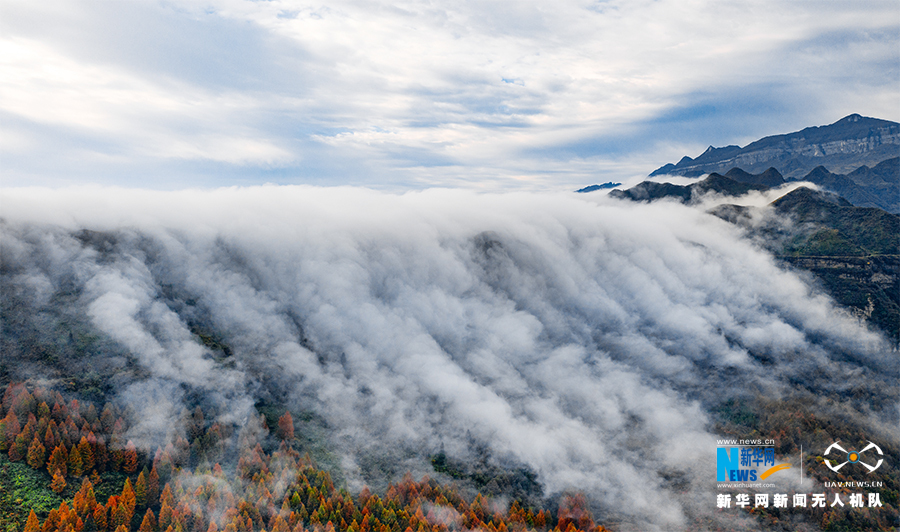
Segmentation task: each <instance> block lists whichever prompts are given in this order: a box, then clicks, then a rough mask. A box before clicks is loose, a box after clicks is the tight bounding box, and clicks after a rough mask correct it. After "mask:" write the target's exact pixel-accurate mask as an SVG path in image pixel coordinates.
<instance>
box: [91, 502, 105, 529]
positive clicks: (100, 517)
mask: <svg viewBox="0 0 900 532" xmlns="http://www.w3.org/2000/svg"><path fill="white" fill-rule="evenodd" d="M94 526H95V527H97V531H98V532H106V527H107V521H106V506H103V505H102V504H98V505H97V506H95V507H94Z"/></svg>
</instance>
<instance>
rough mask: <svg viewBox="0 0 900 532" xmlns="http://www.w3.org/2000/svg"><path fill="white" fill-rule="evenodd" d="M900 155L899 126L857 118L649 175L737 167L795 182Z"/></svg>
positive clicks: (713, 153) (711, 151) (711, 153)
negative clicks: (769, 170)
mask: <svg viewBox="0 0 900 532" xmlns="http://www.w3.org/2000/svg"><path fill="white" fill-rule="evenodd" d="M898 154H900V124H898V123H897V122H892V121H889V120H881V119H877V118H868V117H864V116H860V115H858V114H852V115H850V116H847V117H844V118H842V119H841V120H838V121H837V122H835V123H833V124H830V125H827V126H819V127H808V128H806V129H803V130H802V131H797V132H794V133H788V134H785V135H773V136H770V137H765V138H762V139H760V140H757V141H756V142H752V143H750V144H748V145H747V146H745V147H743V148H741V147H739V146H726V147H724V148H714V147H712V146H710V147H709V148H707V150H706V151H705V152H703V153H702V154H701V155H700V156H699V157H697V158H696V159H691V158H690V157H687V156H685V157H683V158H682V159H681V160H680V161H678V163H677V164H672V163H669V164H666V165H665V166H663V167H661V168H658V169H656V170H654V171H653V172H652V173H651V174H650V175H651V176H655V175H663V174H671V175H682V176H687V177H700V176H702V175H704V174H708V173H711V172H724V171H726V170H728V169H729V168H734V167H739V168H742V169H743V170H745V171H747V172H762V171H764V170H765V169H767V168H769V167H774V168H776V169H777V170H778V171H779V172H780V173H781V174H782V175H783V176H785V177H786V178H789V179H790V178H799V177H802V176H804V175H806V174H808V173H809V172H810V171H811V170H813V169H814V168H816V167H817V166H824V167H825V168H827V169H828V170H829V171H831V172H852V171H854V170H855V169H857V168H859V167H861V166H875V165H877V164H878V163H880V162H881V161H884V160H885V159H890V158H893V157H897V155H898Z"/></svg>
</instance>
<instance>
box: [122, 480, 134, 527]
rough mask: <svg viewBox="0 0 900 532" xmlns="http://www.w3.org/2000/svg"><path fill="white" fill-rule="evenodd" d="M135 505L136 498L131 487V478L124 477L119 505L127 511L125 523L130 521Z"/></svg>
mask: <svg viewBox="0 0 900 532" xmlns="http://www.w3.org/2000/svg"><path fill="white" fill-rule="evenodd" d="M136 505H137V499H136V498H135V495H134V488H132V487H131V479H128V478H126V479H125V485H124V486H123V487H122V496H121V497H120V498H119V506H124V507H125V508H126V510H127V511H128V519H127V520H126V521H125V523H130V522H131V517H132V516H133V515H134V509H135V506H136Z"/></svg>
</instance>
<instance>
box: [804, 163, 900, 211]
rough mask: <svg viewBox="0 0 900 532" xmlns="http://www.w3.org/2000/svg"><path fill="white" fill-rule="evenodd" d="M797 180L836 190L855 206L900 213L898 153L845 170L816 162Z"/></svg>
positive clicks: (835, 191)
mask: <svg viewBox="0 0 900 532" xmlns="http://www.w3.org/2000/svg"><path fill="white" fill-rule="evenodd" d="M800 180H801V181H809V182H810V183H815V184H816V185H819V186H820V187H822V188H825V189H827V190H830V191H832V192H834V193H836V194H839V195H841V196H843V197H844V198H845V199H847V201H849V202H850V203H852V204H853V205H856V206H857V207H878V208H879V209H884V210H886V211H888V212H891V213H894V214H900V157H894V158H893V159H887V160H885V161H882V162H880V163H878V164H877V165H875V167H873V168H869V167H868V166H860V167H859V168H857V169H856V170H854V171H852V172H850V173H849V174H835V173H832V172H829V171H828V170H827V169H826V168H825V167H824V166H818V167H816V168H814V169H813V170H812V172H810V173H809V174H807V175H805V176H803V178H802V179H800Z"/></svg>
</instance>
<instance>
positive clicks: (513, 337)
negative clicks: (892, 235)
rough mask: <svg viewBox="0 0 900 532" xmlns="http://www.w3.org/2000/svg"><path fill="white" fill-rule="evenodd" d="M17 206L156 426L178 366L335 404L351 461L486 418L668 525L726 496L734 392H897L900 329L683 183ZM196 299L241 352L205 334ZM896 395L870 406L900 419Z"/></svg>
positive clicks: (17, 224)
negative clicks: (638, 189) (622, 193)
mask: <svg viewBox="0 0 900 532" xmlns="http://www.w3.org/2000/svg"><path fill="white" fill-rule="evenodd" d="M3 205H4V223H3V225H2V230H3V240H4V242H7V241H9V242H14V243H15V246H14V247H13V248H11V249H14V250H18V251H16V252H15V253H12V254H10V255H9V256H8V258H5V259H4V260H7V261H9V262H10V263H11V264H13V265H15V267H13V266H10V268H11V269H12V270H16V268H18V270H16V271H19V270H21V271H24V272H29V273H30V274H31V275H30V276H29V278H35V279H36V278H39V277H40V276H44V277H46V278H47V279H49V280H50V282H51V283H53V284H54V286H59V284H60V283H62V282H63V280H64V279H70V278H71V276H72V275H73V271H77V272H79V275H78V277H77V279H79V281H78V283H77V286H81V287H83V295H82V296H81V298H80V303H79V304H81V305H83V306H84V308H86V310H87V313H86V315H87V316H88V317H89V319H90V320H91V323H92V324H93V325H94V327H96V328H97V329H98V330H100V331H103V332H105V333H106V334H107V335H109V336H110V337H112V338H113V339H115V340H116V341H117V342H118V343H119V344H120V345H121V346H123V347H124V349H125V350H126V351H127V352H128V353H130V355H131V356H132V357H133V358H134V359H135V360H136V363H137V365H138V367H139V368H140V371H138V372H136V373H134V374H132V376H131V377H129V378H128V379H124V380H123V382H121V383H120V385H121V387H122V390H123V391H122V396H123V397H124V398H126V399H128V398H130V399H132V400H134V399H135V398H143V399H144V400H142V401H137V403H136V405H135V408H138V409H139V412H140V411H141V410H140V409H148V410H147V412H146V413H145V415H143V416H141V417H142V419H143V420H144V421H145V422H144V423H142V424H141V425H140V426H139V427H137V428H136V429H135V436H136V437H137V436H140V437H142V438H143V439H144V440H145V441H154V439H158V438H160V437H164V436H165V428H166V427H165V425H164V423H163V422H162V420H164V419H166V418H167V417H168V416H170V415H172V413H174V412H175V411H176V410H177V409H178V406H179V405H178V401H179V400H180V397H181V396H180V395H179V394H178V393H172V392H173V391H174V390H179V389H190V390H192V393H194V394H195V395H199V396H201V397H204V398H205V399H204V400H206V401H209V402H211V403H213V404H215V405H218V409H217V411H218V412H219V413H220V415H222V416H228V417H229V419H230V421H231V422H236V423H241V420H242V419H250V420H251V421H252V420H253V419H255V418H252V417H250V416H249V414H245V413H249V412H252V405H253V404H254V402H255V401H256V400H258V399H259V398H260V397H266V398H276V399H277V400H279V401H284V400H286V401H289V402H291V403H292V404H293V405H294V406H295V408H298V409H302V410H307V411H313V412H316V413H317V414H318V415H320V416H322V417H323V418H324V419H325V420H326V421H327V423H328V426H329V427H330V435H331V443H332V445H333V446H334V447H335V448H336V449H337V450H338V452H340V453H341V454H342V455H343V460H342V463H343V464H344V465H345V466H346V467H348V468H354V467H359V465H360V464H361V463H364V462H366V460H369V459H371V457H372V456H384V455H388V456H393V455H396V456H397V457H398V461H401V462H402V461H403V460H406V461H407V463H412V464H419V465H418V467H423V465H422V464H427V457H428V455H429V453H434V452H437V451H438V450H439V449H441V448H442V446H443V447H444V448H445V449H446V450H447V452H449V453H452V454H454V455H458V456H462V457H466V456H468V453H471V452H473V450H472V449H471V445H472V444H473V442H474V443H476V444H477V445H481V446H484V447H486V448H488V449H490V450H491V452H492V453H493V456H495V457H496V459H497V460H508V461H510V462H511V463H517V464H524V465H525V466H527V467H528V468H530V469H531V470H532V471H534V472H535V473H536V474H537V478H538V480H539V481H540V482H541V484H542V485H543V486H544V488H545V489H546V490H547V491H548V493H554V492H560V491H563V490H566V489H568V488H575V489H579V490H584V491H585V492H586V493H588V494H589V495H590V496H591V497H592V499H593V500H595V501H598V502H599V503H600V505H601V506H602V507H604V508H615V509H616V510H610V512H611V513H610V516H613V517H615V518H617V519H622V520H624V521H626V522H628V523H632V525H633V526H635V527H637V528H638V529H642V530H654V529H658V530H673V529H679V528H685V527H688V526H689V524H690V523H691V522H692V520H693V519H696V518H697V517H698V516H699V515H706V514H708V513H709V511H708V510H707V508H708V507H707V506H704V505H702V504H701V505H697V504H696V503H695V501H696V500H706V498H709V497H710V496H711V488H710V482H709V480H710V478H711V477H710V471H712V463H711V462H712V456H713V454H712V452H711V451H710V449H712V448H714V440H715V437H716V435H715V434H714V433H713V429H712V428H711V427H710V421H711V420H710V417H709V415H708V414H707V412H708V409H710V408H712V407H713V406H715V405H717V404H720V403H721V402H722V401H724V400H726V399H728V398H740V397H742V396H745V395H748V396H755V395H757V394H758V395H760V396H764V397H775V398H777V397H783V396H786V395H789V394H792V393H801V394H803V393H810V394H812V395H813V396H815V395H818V394H826V395H827V394H831V393H836V394H841V393H845V392H846V391H847V390H851V389H855V388H854V387H862V388H865V389H871V390H875V389H878V390H884V391H885V393H886V394H887V395H886V396H885V398H886V400H885V402H884V403H883V404H890V403H891V401H892V400H894V399H896V388H895V387H892V386H891V385H890V383H892V382H895V380H896V378H897V370H896V366H895V365H893V366H892V365H891V363H890V362H889V360H890V358H889V357H890V356H892V355H891V353H890V352H889V348H888V347H887V344H886V343H885V341H884V339H883V338H881V337H880V336H879V335H877V334H876V333H873V332H870V331H867V330H865V329H864V328H863V327H862V326H861V325H860V324H859V323H858V322H857V321H856V320H855V319H852V318H850V317H849V316H846V315H844V314H843V313H842V312H841V311H840V310H838V309H836V308H835V307H834V306H833V304H832V303H831V301H830V300H829V299H828V298H827V297H825V296H823V295H822V294H820V293H818V292H817V291H816V290H815V289H813V288H811V287H810V286H809V285H808V284H807V283H806V282H805V281H804V279H802V278H800V277H798V276H796V275H795V274H794V273H791V272H789V271H785V270H783V269H781V268H780V267H779V266H778V265H777V264H776V263H775V261H774V260H773V258H772V257H771V256H769V255H768V254H766V253H765V252H763V251H761V250H760V249H759V248H757V247H756V246H755V245H753V244H752V243H751V242H748V241H745V240H743V239H742V238H741V236H740V232H739V231H738V230H737V229H736V228H734V227H732V226H730V225H728V224H726V223H725V222H723V221H721V220H719V219H717V218H715V217H713V216H711V215H708V214H705V213H703V212H702V211H700V210H696V209H692V208H690V207H687V206H683V205H677V204H653V205H643V204H633V203H629V202H618V201H616V200H613V199H610V198H605V197H600V196H598V197H590V198H586V197H584V196H582V195H573V194H528V193H508V194H477V193H473V192H470V191H463V190H428V191H423V192H418V193H407V194H403V195H393V194H385V193H379V192H374V191H371V190H365V189H358V188H350V187H333V188H315V187H306V186H302V187H276V186H264V187H251V188H227V189H218V190H202V191H201V190H194V191H180V192H153V191H146V190H126V189H109V188H99V187H82V188H72V189H64V190H48V189H6V190H4V191H3ZM82 229H88V230H91V231H98V232H101V234H104V235H110V238H111V239H112V240H110V242H111V244H109V245H108V246H107V247H103V246H99V245H88V244H86V243H82V242H80V241H79V240H77V239H76V238H75V237H74V236H72V235H73V233H75V232H77V231H80V230H82ZM27 235H31V236H27ZM45 255H52V256H55V257H57V259H56V261H55V262H53V263H52V264H50V265H48V264H46V263H44V262H42V261H41V260H38V259H37V257H41V256H45ZM12 270H11V271H12ZM32 285H33V286H35V287H37V288H34V289H33V290H34V291H35V293H38V292H45V291H46V289H45V288H40V286H46V281H44V282H42V283H32ZM23 290H24V289H23ZM29 290H32V289H31V288H29ZM42 297H44V300H46V296H42ZM198 323H199V324H201V325H202V326H203V327H205V328H206V329H207V330H212V331H214V332H215V333H216V334H217V335H219V336H220V337H221V339H222V342H224V343H225V344H227V345H228V346H229V348H230V350H231V353H232V355H231V356H230V358H229V360H228V361H224V360H218V359H217V358H216V357H215V356H213V354H212V353H210V352H209V351H208V349H207V348H205V347H203V346H201V345H199V344H198V343H197V342H196V341H194V340H193V336H192V334H191V332H190V331H191V329H190V327H191V324H193V325H197V324H198ZM838 375H839V376H840V378H836V377H835V376H838ZM736 380H739V381H740V386H736V385H735V382H736ZM798 383H799V384H801V385H802V387H803V388H804V389H805V390H807V391H808V392H798V391H797V390H796V386H797V385H798ZM891 390H893V391H891ZM160 397H167V398H170V401H171V402H172V404H166V403H165V402H164V401H160V400H158V398H160ZM154 398H156V399H154ZM847 408H850V409H851V410H852V409H854V408H856V407H854V406H848V407H847ZM867 408H868V407H867ZM891 408H892V407H889V406H886V407H885V410H884V411H879V412H869V411H868V410H865V409H863V410H859V411H855V410H854V411H855V412H856V414H854V415H855V416H857V417H858V419H859V420H860V422H861V423H868V421H866V420H872V426H877V427H879V429H878V430H882V431H888V432H889V433H892V431H894V430H895V429H885V428H884V425H883V422H884V420H885V419H888V420H891V419H894V420H895V418H896V415H897V412H896V411H892V410H891ZM879 419H881V421H877V420H879ZM894 425H895V426H896V423H895V424H894ZM410 457H413V458H410ZM350 473H351V474H353V473H354V472H353V471H351V472H350ZM355 474H358V475H364V474H363V473H362V468H361V469H360V471H357V472H356V473H355ZM672 475H675V476H677V477H678V478H683V479H684V483H683V484H680V485H679V487H678V488H677V489H676V488H674V487H672V485H671V483H670V482H669V481H668V480H666V479H670V478H672ZM351 478H353V477H352V476H351ZM364 478H365V477H364V476H363V479H362V480H364ZM621 501H629V503H628V504H627V505H622V504H619V503H620V502H621Z"/></svg>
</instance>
